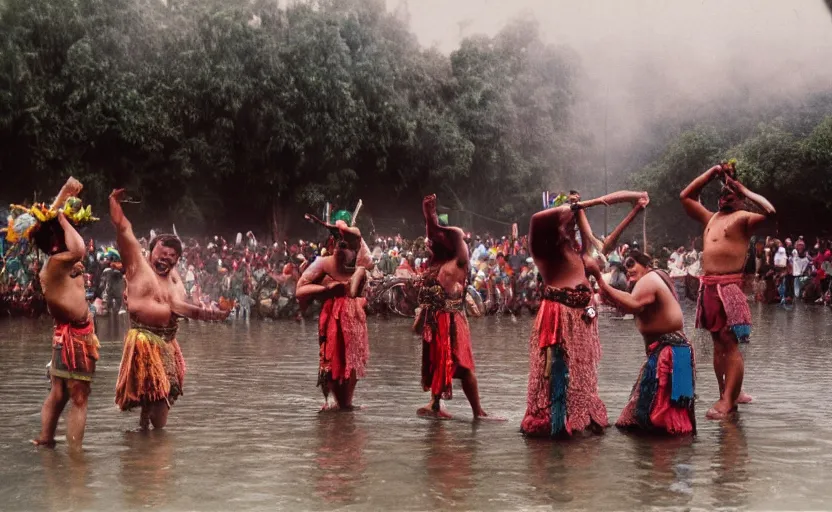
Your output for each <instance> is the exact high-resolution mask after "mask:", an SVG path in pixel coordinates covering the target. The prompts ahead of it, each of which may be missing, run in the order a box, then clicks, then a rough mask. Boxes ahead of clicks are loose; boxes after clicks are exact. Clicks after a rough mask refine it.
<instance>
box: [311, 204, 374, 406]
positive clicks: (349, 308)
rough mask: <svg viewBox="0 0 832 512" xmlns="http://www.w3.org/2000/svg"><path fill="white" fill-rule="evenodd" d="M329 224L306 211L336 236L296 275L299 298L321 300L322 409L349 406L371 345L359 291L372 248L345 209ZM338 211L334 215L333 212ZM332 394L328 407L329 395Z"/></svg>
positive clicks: (370, 265)
mask: <svg viewBox="0 0 832 512" xmlns="http://www.w3.org/2000/svg"><path fill="white" fill-rule="evenodd" d="M338 213H339V214H341V218H340V219H339V220H337V221H336V222H335V224H328V223H325V222H322V221H321V220H319V219H317V218H316V217H313V216H311V215H307V216H306V218H307V219H309V220H312V221H314V222H316V223H318V224H320V225H322V226H324V227H326V228H327V229H329V231H330V233H332V234H333V236H334V237H335V240H336V243H335V248H334V251H335V252H334V254H332V255H331V256H323V257H320V258H317V259H316V260H315V261H314V262H312V264H310V265H309V266H308V267H307V268H306V269H305V270H304V271H303V274H302V275H301V276H300V279H299V280H298V285H297V289H296V291H295V296H296V297H297V298H298V299H299V300H304V299H313V298H317V299H320V300H322V301H323V308H322V310H321V316H320V318H319V320H318V335H319V338H318V341H319V343H320V353H319V358H318V363H319V366H318V385H319V386H320V387H321V390H322V391H323V394H324V406H323V408H322V409H321V410H322V411H325V410H340V411H350V410H352V409H353V394H354V393H355V386H356V385H357V384H358V379H361V378H364V373H365V369H366V366H367V360H368V359H369V357H370V344H369V341H368V338H367V316H366V314H365V312H364V305H365V304H366V299H365V298H364V297H362V296H361V293H362V292H363V291H364V285H365V284H366V282H367V270H368V269H370V268H372V259H371V258H370V250H369V248H367V244H366V243H364V239H363V238H361V231H360V230H359V229H358V228H356V227H352V226H350V224H351V222H350V220H351V218H350V216H349V213H347V212H338ZM336 215H337V214H336ZM330 394H332V395H333V396H334V398H335V404H334V405H332V406H330V404H329V395H330Z"/></svg>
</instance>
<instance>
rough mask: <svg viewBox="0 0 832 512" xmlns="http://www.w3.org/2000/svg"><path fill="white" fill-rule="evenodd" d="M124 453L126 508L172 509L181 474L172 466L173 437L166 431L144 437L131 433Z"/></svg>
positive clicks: (121, 475)
mask: <svg viewBox="0 0 832 512" xmlns="http://www.w3.org/2000/svg"><path fill="white" fill-rule="evenodd" d="M124 445H125V447H126V449H125V450H124V451H122V452H121V464H120V466H119V470H120V472H119V482H120V483H121V486H122V488H123V489H124V491H123V492H124V499H125V504H126V506H125V507H124V508H126V509H130V508H147V507H150V508H153V509H157V510H164V509H167V508H169V506H170V503H169V502H168V499H169V497H170V496H174V493H173V492H172V491H173V489H175V488H176V486H177V482H176V479H177V478H178V476H179V472H177V471H175V470H174V464H173V463H172V458H173V457H172V456H173V443H172V438H171V437H170V436H169V435H168V434H167V432H165V431H164V430H162V429H159V430H151V431H147V432H146V433H144V434H137V433H136V432H127V433H126V434H125V442H124Z"/></svg>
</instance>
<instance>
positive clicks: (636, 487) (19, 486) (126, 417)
mask: <svg viewBox="0 0 832 512" xmlns="http://www.w3.org/2000/svg"><path fill="white" fill-rule="evenodd" d="M754 314H755V318H754V320H755V331H754V339H753V341H752V343H751V344H750V345H748V346H747V347H746V356H747V357H746V382H747V386H746V388H747V389H748V391H749V392H751V393H752V394H753V395H755V398H756V403H755V404H752V405H750V406H747V407H743V408H742V410H741V413H740V416H739V421H738V422H735V423H731V422H726V423H722V424H717V423H713V422H708V421H705V420H704V411H705V410H707V407H708V406H709V405H710V404H711V403H712V402H713V401H715V400H716V396H717V394H718V390H717V387H716V379H714V377H713V372H712V369H711V368H712V367H711V361H710V359H711V354H712V349H711V345H712V343H711V341H710V339H709V338H708V337H707V336H706V335H702V334H701V333H700V334H695V333H694V332H693V331H692V332H691V334H693V336H692V338H693V342H694V344H695V346H696V353H697V359H698V362H699V364H698V368H697V370H698V371H697V395H698V396H699V399H700V400H699V404H698V407H697V409H698V411H697V416H698V418H699V425H698V427H699V436H698V437H697V438H695V439H690V438H686V439H674V438H652V437H651V438H645V437H638V436H632V435H625V434H623V433H621V432H619V431H618V430H616V429H614V428H611V429H609V430H607V432H606V434H605V435H603V436H599V437H592V436H590V437H586V438H581V439H575V440H572V441H570V442H554V443H553V442H548V441H543V440H531V439H525V438H523V436H522V435H520V433H519V424H520V420H521V418H522V417H523V412H524V409H525V405H526V402H525V392H526V382H527V378H528V352H527V345H526V340H527V335H528V332H529V330H530V328H531V319H530V318H528V317H522V318H520V319H519V321H518V322H517V323H513V322H510V321H506V320H504V319H493V318H485V319H478V320H476V321H472V322H471V328H472V337H473V339H474V340H475V347H474V350H475V353H476V357H477V370H478V372H477V373H478V378H479V383H480V389H481V392H482V395H483V399H484V401H485V403H486V405H487V406H488V408H489V409H490V410H492V411H496V412H499V414H500V415H503V416H506V417H508V418H509V421H508V422H506V423H485V422H484V423H482V424H474V423H471V421H470V415H469V414H470V412H469V411H468V410H467V407H466V403H465V401H464V400H462V401H460V402H458V403H451V408H452V410H453V411H454V412H456V413H457V416H458V418H459V419H458V420H454V421H448V422H431V421H425V420H422V419H418V418H415V416H414V410H415V407H417V406H418V405H422V404H423V403H424V399H425V396H424V394H423V393H422V392H421V388H420V386H419V385H418V368H419V361H420V356H421V351H420V347H419V345H418V343H416V344H414V343H413V338H412V336H411V335H410V333H409V331H408V327H409V325H408V324H409V323H408V322H398V321H396V320H371V325H370V332H371V338H370V339H371V343H372V344H373V347H372V350H373V357H372V359H371V364H370V367H369V368H368V374H367V379H366V380H365V381H364V382H362V383H361V385H360V387H359V400H360V403H363V404H366V405H367V406H368V407H367V410H365V411H361V412H357V413H355V414H325V415H320V414H317V408H318V407H319V406H320V394H319V390H318V389H317V388H315V380H314V377H313V376H314V375H316V372H317V352H318V350H317V349H318V346H317V342H316V339H315V336H314V333H313V332H304V329H305V328H314V325H313V324H312V323H310V324H309V325H308V326H306V327H304V325H303V324H295V323H291V322H264V323H260V322H252V323H251V324H250V326H245V325H243V324H236V325H234V324H232V325H201V324H185V325H183V326H182V329H181V331H180V334H181V336H180V343H181V344H182V350H183V352H184V354H185V357H186V358H187V360H188V364H189V368H190V371H189V374H188V377H187V384H186V394H185V396H184V397H183V398H182V400H180V401H177V404H176V406H175V408H174V410H173V411H172V414H171V421H170V423H169V425H168V428H167V429H166V430H165V431H161V432H149V433H144V434H141V433H129V434H125V433H124V430H123V429H126V428H134V427H135V426H136V423H137V419H138V418H137V413H133V414H123V413H120V412H119V411H118V410H117V409H116V408H115V407H114V405H113V389H114V386H115V379H116V374H117V370H118V364H119V360H120V356H121V346H122V341H121V337H122V335H123V331H124V322H122V321H121V320H120V321H117V322H112V323H110V322H104V323H103V324H101V325H99V337H100V339H101V342H102V347H101V360H100V361H99V365H98V369H99V371H98V375H97V377H96V382H95V384H94V385H93V393H92V395H91V397H90V409H89V421H88V425H87V437H86V439H85V446H86V450H85V451H84V452H83V453H80V454H70V453H69V452H68V450H67V446H66V443H60V444H59V445H58V448H57V449H55V450H38V449H34V448H33V447H31V446H30V445H28V444H27V441H28V440H29V439H31V438H32V436H34V435H36V433H37V432H38V430H39V421H40V420H39V414H40V407H41V404H42V403H43V399H44V397H45V395H46V392H47V385H46V379H45V378H44V372H43V365H44V364H45V362H46V361H47V360H48V358H49V356H50V345H49V341H50V325H49V322H48V321H44V322H32V321H23V322H5V321H0V397H2V400H0V453H2V456H3V464H2V465H0V482H2V485H0V504H2V505H0V508H1V509H3V510H52V509H56V510H85V511H87V510H95V511H107V512H110V511H113V510H133V509H138V508H156V509H161V510H171V511H180V510H223V511H225V510H251V509H256V510H275V509H280V510H330V509H352V510H379V509H382V510H426V509H455V510H514V509H532V508H543V509H586V510H645V509H648V508H653V507H656V508H675V509H685V508H692V509H705V510H710V509H714V508H718V507H726V508H734V507H736V508H749V509H771V508H778V509H784V508H785V509H825V508H828V503H829V499H830V497H832V489H830V487H829V485H828V482H827V478H825V477H826V475H828V474H829V472H830V471H832V456H830V455H829V454H830V453H832V451H830V446H832V424H830V422H829V421H828V418H829V417H830V416H832V403H830V401H829V400H827V398H826V394H825V391H824V390H825V389H826V387H827V382H828V372H829V367H830V366H832V350H829V347H832V312H830V311H829V310H828V309H825V308H798V307H796V308H795V309H794V310H793V311H785V310H783V309H781V308H777V307H773V308H764V309H763V308H755V310H754ZM692 316H693V310H692V308H690V309H688V310H686V318H687V322H688V325H692ZM600 329H601V341H602V344H603V348H604V356H603V359H602V361H601V365H600V377H599V385H600V390H601V397H602V399H603V400H604V401H605V403H606V404H607V408H608V411H609V414H610V417H611V418H615V417H617V416H618V413H619V412H620V411H621V408H622V407H624V404H625V403H626V401H627V398H628V395H629V392H630V390H631V388H632V385H633V378H634V375H635V373H636V372H637V371H638V368H639V367H640V366H641V364H642V363H643V360H644V351H643V343H641V341H640V340H639V339H638V336H637V334H636V332H635V329H634V328H632V326H631V325H630V324H625V323H622V322H621V321H612V320H609V319H606V318H604V317H602V318H601V320H600ZM307 330H308V329H307ZM786 355H787V356H786ZM795 376H799V378H796V377H795ZM58 431H59V435H63V434H64V432H65V421H64V420H61V423H60V425H59V428H58Z"/></svg>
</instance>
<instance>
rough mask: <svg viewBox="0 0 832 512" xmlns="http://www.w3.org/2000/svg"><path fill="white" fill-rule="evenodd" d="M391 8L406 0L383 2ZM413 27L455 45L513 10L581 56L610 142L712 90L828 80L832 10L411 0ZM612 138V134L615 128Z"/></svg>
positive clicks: (679, 0)
mask: <svg viewBox="0 0 832 512" xmlns="http://www.w3.org/2000/svg"><path fill="white" fill-rule="evenodd" d="M386 1H387V4H388V8H389V9H391V10H395V9H396V8H397V6H399V5H400V4H401V0H386ZM407 5H408V9H409V12H410V19H411V29H412V30H413V31H414V32H415V33H416V35H417V36H418V37H419V40H420V41H421V43H422V44H423V45H425V46H436V47H438V48H439V49H440V50H442V51H443V52H446V53H447V52H450V51H452V50H453V49H454V48H455V47H457V46H458V44H459V41H460V39H461V37H464V36H467V35H471V34H474V33H485V34H488V35H493V34H495V33H496V32H497V31H499V29H500V28H501V27H502V26H503V25H504V24H505V23H506V21H507V20H510V19H511V18H513V17H516V16H520V15H526V16H532V17H534V18H535V19H537V20H538V22H539V24H540V27H541V33H542V37H543V38H544V40H545V41H547V42H551V43H555V44H565V45H568V46H570V47H572V48H573V49H574V50H575V51H576V52H577V54H578V55H579V57H580V59H581V64H582V72H583V73H584V76H583V81H582V83H581V92H582V94H583V96H584V105H583V106H582V107H581V108H582V109H584V110H585V111H586V112H587V115H586V116H585V117H588V118H593V119H590V120H588V121H587V123H586V124H587V125H588V127H589V128H590V129H591V130H592V131H593V133H595V134H596V136H597V135H598V133H597V132H598V130H599V127H601V126H603V112H604V110H608V115H609V122H608V124H609V128H608V131H610V132H613V134H617V137H618V140H616V141H613V142H612V144H613V145H618V146H619V147H620V146H622V145H626V144H628V143H630V142H631V138H632V137H634V136H637V135H636V134H638V132H639V131H640V129H641V128H643V127H644V126H645V125H646V123H647V121H648V120H649V119H654V118H655V117H656V116H659V115H661V114H663V113H666V112H668V111H670V109H683V108H688V109H690V108H691V105H697V104H702V103H703V102H707V101H710V100H712V99H714V98H718V97H721V98H722V99H725V98H732V97H738V98H739V97H742V98H747V97H750V98H752V99H754V98H759V99H760V101H770V100H771V99H772V98H775V97H779V98H783V97H785V98H790V97H801V96H802V95H803V94H805V92H806V91H808V90H812V89H816V88H818V87H823V88H827V89H829V88H830V87H832V16H830V14H829V12H828V11H827V8H826V6H825V4H824V2H823V1H822V0H409V2H407ZM613 136H615V135H613Z"/></svg>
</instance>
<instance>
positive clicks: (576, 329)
mask: <svg viewBox="0 0 832 512" xmlns="http://www.w3.org/2000/svg"><path fill="white" fill-rule="evenodd" d="M549 346H558V347H559V348H560V349H561V350H563V352H564V354H565V357H564V361H565V364H566V367H567V368H568V375H569V376H568V383H567V385H566V418H565V424H564V425H562V427H563V430H564V431H565V432H566V433H567V434H572V433H573V432H575V431H581V430H584V429H586V428H588V427H589V426H590V425H591V424H592V423H595V424H597V425H598V426H600V427H607V426H609V421H608V418H607V408H606V406H605V405H604V402H603V401H601V398H600V397H599V396H598V362H599V361H600V360H601V340H600V339H599V337H598V320H597V318H592V319H591V320H590V321H587V320H585V319H584V309H583V308H570V307H566V306H564V305H563V304H560V303H558V302H554V301H551V300H544V301H543V302H542V303H541V305H540V310H539V311H538V312H537V320H536V321H535V324H534V327H532V334H531V337H530V339H529V386H528V394H527V397H526V414H525V416H524V417H523V422H522V423H521V430H522V431H523V433H524V434H527V435H531V436H547V435H549V434H550V432H551V431H552V406H553V401H552V389H551V383H550V379H548V378H546V350H547V348H548V347H549Z"/></svg>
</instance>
